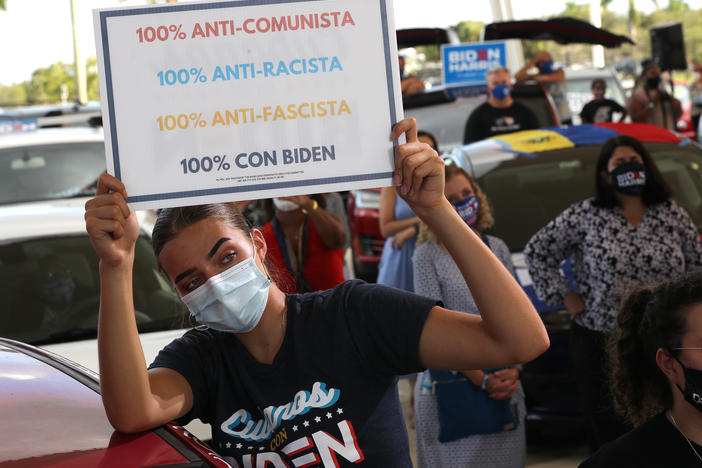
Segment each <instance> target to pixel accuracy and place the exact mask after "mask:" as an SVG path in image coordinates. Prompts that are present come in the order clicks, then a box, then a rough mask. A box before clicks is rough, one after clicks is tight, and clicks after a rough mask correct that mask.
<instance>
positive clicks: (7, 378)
mask: <svg viewBox="0 0 702 468" xmlns="http://www.w3.org/2000/svg"><path fill="white" fill-rule="evenodd" d="M1 313H2V314H3V315H4V316H7V315H13V316H18V315H22V314H21V309H6V308H3V309H1ZM0 369H2V373H0V414H2V420H3V424H2V425H0V439H2V444H0V466H3V467H8V468H10V467H12V468H24V467H32V468H42V467H46V468H49V467H50V468H74V467H93V466H100V467H105V468H109V467H119V468H139V467H155V466H159V467H164V468H165V467H174V468H175V467H186V466H187V467H193V468H196V467H200V468H204V467H213V468H215V467H216V468H231V465H229V464H228V463H227V462H226V461H224V459H222V458H221V457H219V456H218V455H217V454H216V453H215V452H213V451H212V450H211V449H210V448H209V447H208V446H206V445H204V444H203V443H202V442H200V441H199V440H198V439H197V438H195V437H194V436H192V435H191V434H190V433H188V432H187V431H186V430H185V429H183V428H182V427H179V426H176V425H174V424H172V423H169V424H166V425H164V426H161V427H158V428H156V429H152V430H150V431H144V432H140V433H138V434H131V435H130V434H121V433H118V432H116V431H115V430H114V429H113V428H112V426H111V425H110V423H109V422H108V420H107V417H106V415H105V409H104V408H103V405H102V400H101V398H100V385H99V381H98V376H97V374H95V373H94V372H91V371H89V370H88V369H85V368H83V367H82V366H80V365H78V364H75V363H73V362H71V361H70V360H68V359H66V358H64V357H62V356H59V355H56V354H54V353H51V352H49V351H47V350H45V349H41V348H37V347H34V346H31V345H28V344H26V343H22V342H18V341H15V340H10V339H7V338H0Z"/></svg>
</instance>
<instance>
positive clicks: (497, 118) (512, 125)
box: [463, 101, 539, 145]
mask: <svg viewBox="0 0 702 468" xmlns="http://www.w3.org/2000/svg"><path fill="white" fill-rule="evenodd" d="M534 128H539V120H538V119H537V118H536V114H534V112H532V110H531V109H529V108H528V107H526V106H525V105H523V104H520V103H518V102H517V101H514V102H513V103H512V105H511V106H509V107H493V106H491V105H490V103H489V102H484V103H482V104H481V105H479V106H478V107H476V108H475V109H474V110H473V112H471V114H470V116H469V117H468V121H467V122H466V128H465V130H464V131H463V144H464V145H465V144H468V143H472V142H474V141H478V140H482V139H484V138H488V137H491V136H495V135H501V134H503V133H510V132H516V131H519V130H530V129H534Z"/></svg>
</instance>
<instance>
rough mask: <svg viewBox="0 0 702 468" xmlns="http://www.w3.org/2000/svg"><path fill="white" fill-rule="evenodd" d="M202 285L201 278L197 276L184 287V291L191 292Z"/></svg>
mask: <svg viewBox="0 0 702 468" xmlns="http://www.w3.org/2000/svg"><path fill="white" fill-rule="evenodd" d="M199 285H200V277H199V276H195V277H193V278H191V279H190V281H188V282H187V283H185V284H184V285H183V291H185V292H190V291H192V290H194V289H195V288H197V287H198V286H199Z"/></svg>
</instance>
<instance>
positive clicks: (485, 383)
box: [480, 374, 488, 390]
mask: <svg viewBox="0 0 702 468" xmlns="http://www.w3.org/2000/svg"><path fill="white" fill-rule="evenodd" d="M487 384H488V374H485V376H484V377H483V383H482V384H480V390H485V389H486V388H487Z"/></svg>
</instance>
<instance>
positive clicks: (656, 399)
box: [609, 272, 702, 426]
mask: <svg viewBox="0 0 702 468" xmlns="http://www.w3.org/2000/svg"><path fill="white" fill-rule="evenodd" d="M700 303H702V272H696V273H688V274H685V275H683V276H681V277H679V278H678V279H676V280H673V281H670V282H666V283H663V284H660V285H659V286H657V287H655V288H653V287H649V288H643V289H640V290H639V291H637V292H634V293H633V294H631V295H630V296H629V297H628V298H627V299H626V300H625V301H624V304H623V305H622V308H621V310H620V311H619V315H618V316H617V328H616V330H615V332H614V333H613V334H612V335H611V337H610V341H609V351H610V352H609V354H610V356H611V358H612V363H611V364H612V366H611V384H612V396H613V397H614V407H615V409H616V410H617V411H618V412H619V413H621V414H622V415H624V416H625V417H626V419H627V420H629V421H630V422H631V423H632V424H634V425H636V426H638V425H640V424H642V423H644V422H645V421H647V420H648V419H649V418H651V417H652V416H654V415H656V414H658V413H659V412H661V411H662V410H664V409H667V408H670V407H671V406H672V404H673V395H672V393H671V390H670V384H669V383H668V379H667V378H666V376H665V375H664V374H663V372H662V371H661V370H660V369H659V368H658V365H657V364H656V352H657V351H658V349H660V348H662V349H663V350H665V351H666V352H667V353H670V354H671V355H672V356H677V355H678V354H679V352H678V351H673V349H674V348H679V347H680V345H681V343H682V338H683V336H684V335H685V333H687V329H688V327H687V312H688V310H689V308H690V307H692V306H694V305H697V304H700Z"/></svg>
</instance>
